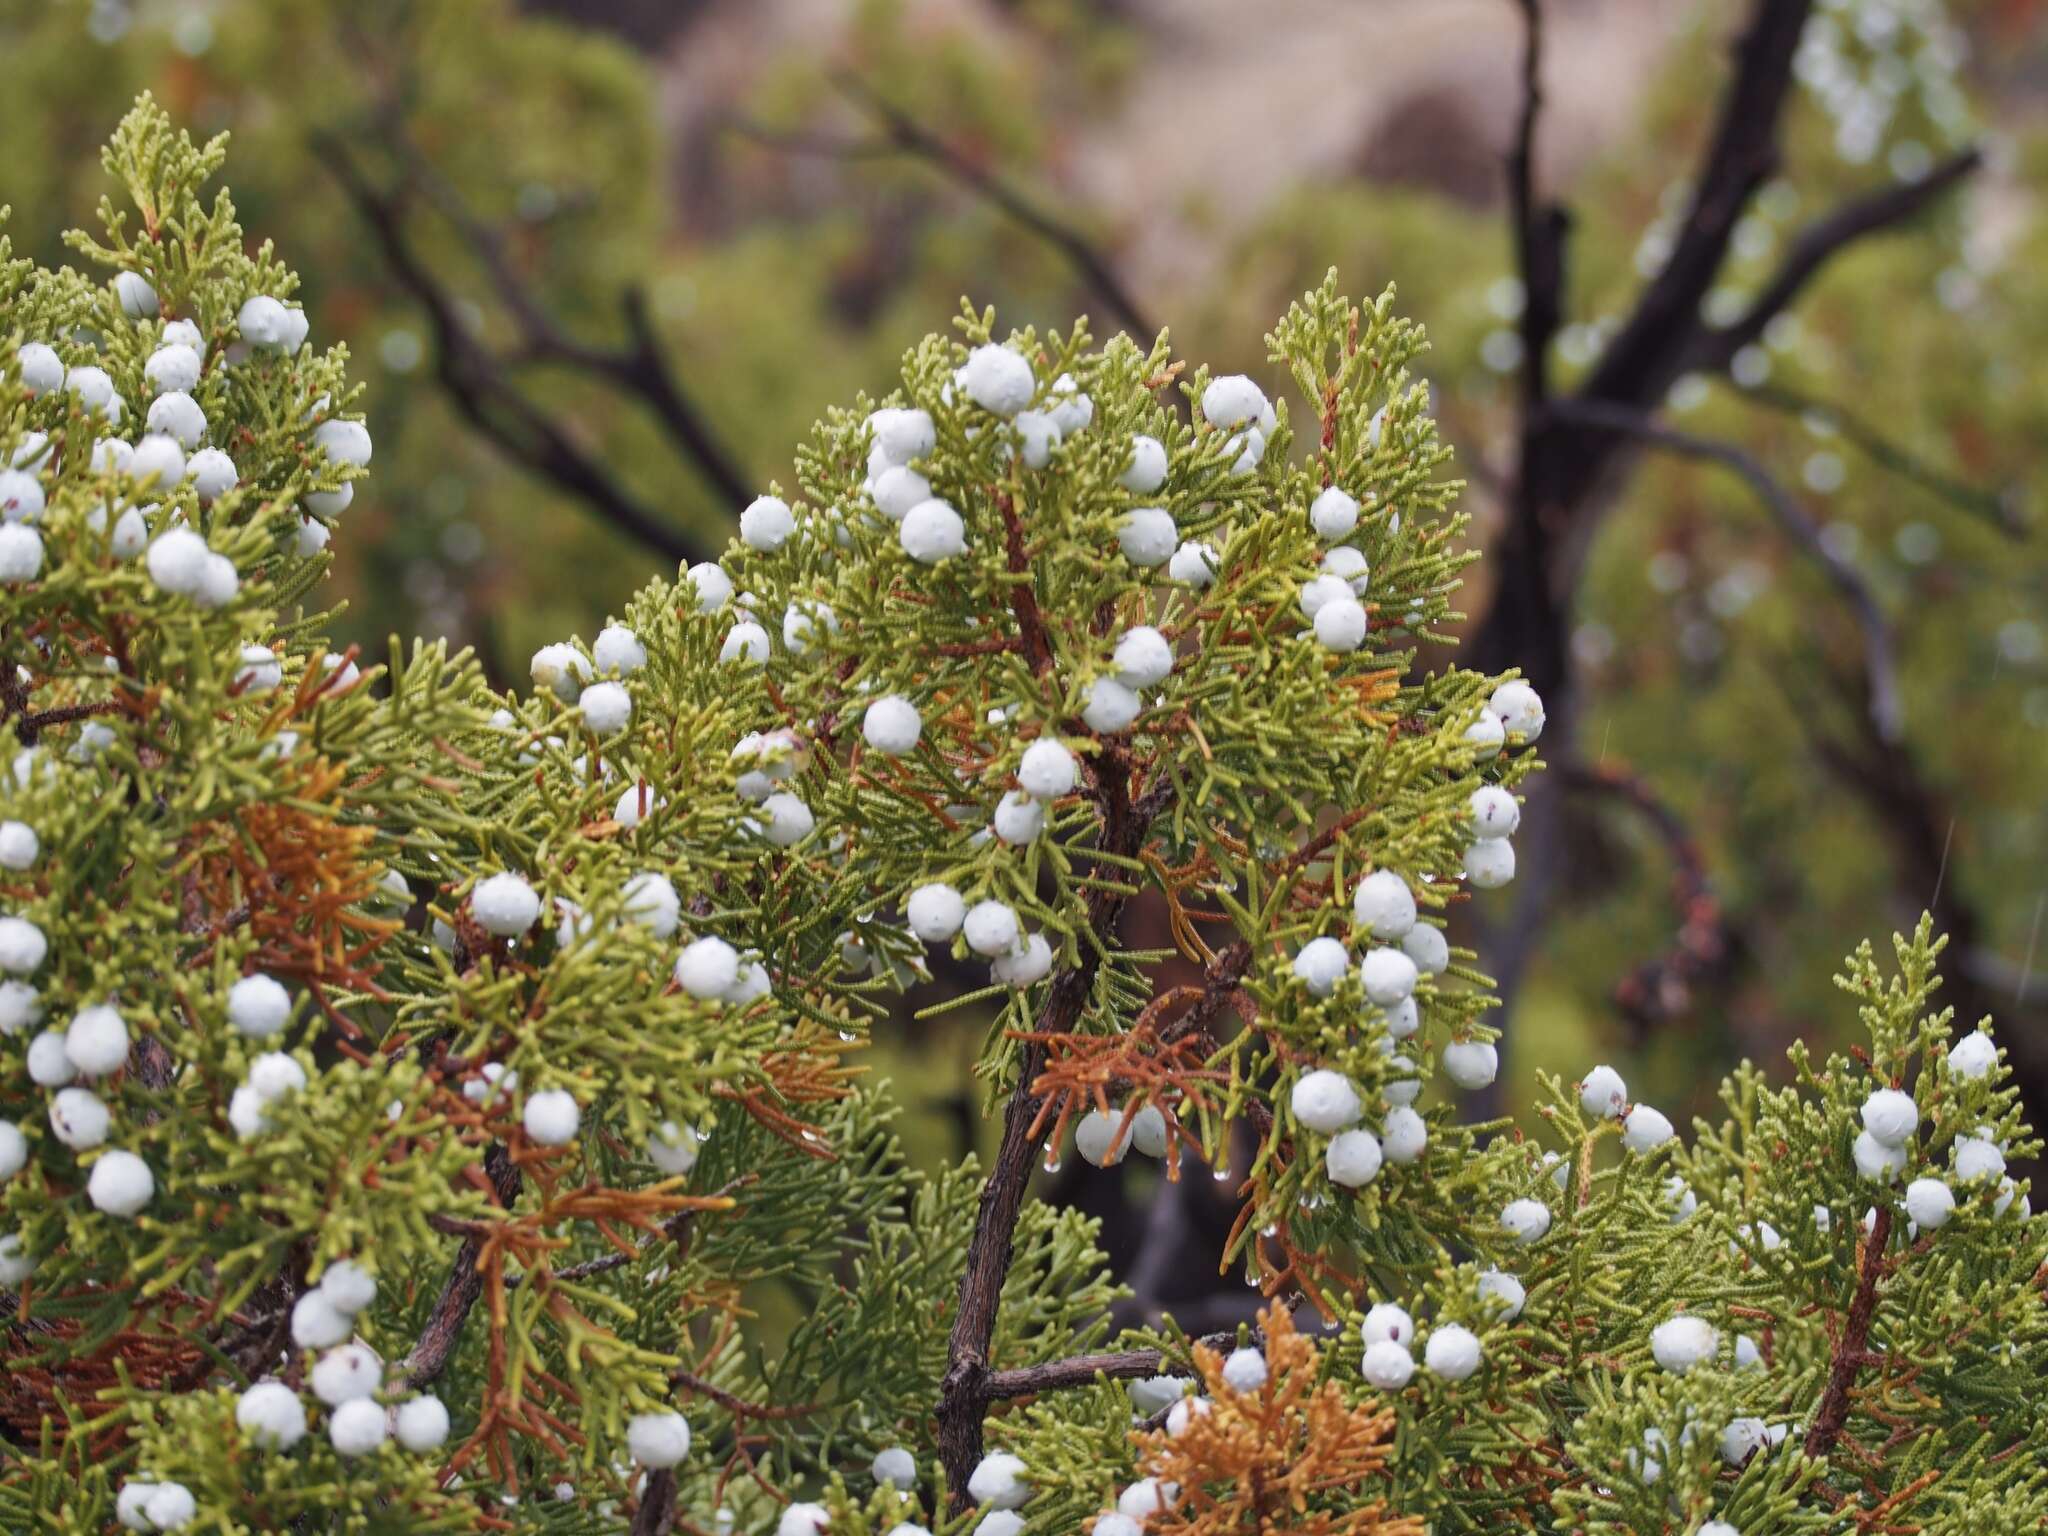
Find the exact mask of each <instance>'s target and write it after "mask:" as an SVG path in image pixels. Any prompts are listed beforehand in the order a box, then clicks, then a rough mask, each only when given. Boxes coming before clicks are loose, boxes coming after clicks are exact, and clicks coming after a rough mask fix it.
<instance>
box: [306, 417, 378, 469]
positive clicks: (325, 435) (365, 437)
mask: <svg viewBox="0 0 2048 1536" xmlns="http://www.w3.org/2000/svg"><path fill="white" fill-rule="evenodd" d="M313 446H314V447H315V448H318V449H319V450H320V451H321V452H322V453H324V454H326V455H327V457H328V458H329V459H331V460H332V461H333V462H335V463H336V464H347V465H349V466H351V467H352V468H355V469H362V468H365V467H366V466H367V465H368V464H369V462H370V429H369V428H368V427H366V426H364V425H363V424H362V423H361V422H360V421H339V420H337V421H323V422H321V423H320V425H319V426H317V427H315V428H314V429H313Z"/></svg>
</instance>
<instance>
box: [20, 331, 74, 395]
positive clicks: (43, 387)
mask: <svg viewBox="0 0 2048 1536" xmlns="http://www.w3.org/2000/svg"><path fill="white" fill-rule="evenodd" d="M14 360H15V362H16V363H17V364H18V365H19V366H20V368H21V385H22V388H24V389H26V390H27V391H28V392H29V393H30V394H31V395H47V394H49V393H50V392H51V391H52V390H55V389H62V388H63V387H64V360H63V359H62V358H60V357H58V356H57V351H56V349H55V348H54V347H52V346H50V345H49V344H48V343H46V342H41V341H26V342H23V343H22V344H21V345H20V346H19V347H17V348H15V351H14Z"/></svg>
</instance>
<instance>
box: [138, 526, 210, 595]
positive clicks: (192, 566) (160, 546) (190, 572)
mask: <svg viewBox="0 0 2048 1536" xmlns="http://www.w3.org/2000/svg"><path fill="white" fill-rule="evenodd" d="M212 553H213V552H212V551H211V550H209V549H208V548H207V547H206V540H205V539H203V538H201V537H200V536H199V535H198V534H196V533H194V532H193V531H192V530H191V529H190V528H169V529H166V530H165V531H164V532H162V533H160V534H158V535H157V536H156V537H155V538H154V539H152V540H151V541H150V545H149V554H148V555H147V557H145V561H144V563H145V564H146V565H147V567H148V569H149V579H150V580H151V581H153V582H155V583H156V584H157V585H158V586H159V587H161V588H162V589H163V590H164V591H166V592H173V593H177V594H178V595H180V596H183V597H190V596H192V595H193V594H195V593H197V592H198V591H199V589H200V588H201V587H202V586H203V585H204V584H205V581H206V562H207V561H208V559H210V558H211V557H212Z"/></svg>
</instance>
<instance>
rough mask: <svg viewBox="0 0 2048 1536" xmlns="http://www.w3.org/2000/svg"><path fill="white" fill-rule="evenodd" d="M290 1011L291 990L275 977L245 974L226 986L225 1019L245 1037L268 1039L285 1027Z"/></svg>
mask: <svg viewBox="0 0 2048 1536" xmlns="http://www.w3.org/2000/svg"><path fill="white" fill-rule="evenodd" d="M291 1011H292V998H291V994H290V993H289V992H287V991H285V989H284V986H283V985H282V983H280V982H279V981H277V980H276V978H274V977H270V976H264V975H261V974H257V975H253V976H244V977H242V978H241V979H240V980H239V981H237V982H236V983H235V984H234V985H233V986H232V987H229V988H228V1023H230V1024H232V1025H233V1026H234V1027H235V1030H236V1032H237V1033H238V1034H241V1035H243V1036H244V1037H246V1038H248V1039H251V1040H267V1039H269V1038H270V1036H272V1035H274V1034H276V1033H277V1032H278V1031H279V1030H281V1029H283V1028H284V1026H285V1020H286V1019H288V1018H290V1017H291Z"/></svg>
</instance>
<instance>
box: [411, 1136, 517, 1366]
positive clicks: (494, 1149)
mask: <svg viewBox="0 0 2048 1536" xmlns="http://www.w3.org/2000/svg"><path fill="white" fill-rule="evenodd" d="M484 1173H485V1175H486V1177H488V1178H489V1179H490V1181H491V1193H492V1195H493V1196H495V1197H496V1199H497V1202H498V1204H499V1205H500V1206H503V1207H506V1208H510V1206H511V1204H512V1201H513V1199H514V1198H515V1197H516V1196H517V1195H518V1193H519V1183H520V1176H519V1168H518V1165H517V1164H515V1163H514V1162H513V1161H512V1158H511V1155H510V1154H509V1153H507V1152H506V1150H505V1148H504V1147H503V1146H502V1145H500V1144H497V1143H493V1144H492V1146H491V1149H490V1150H489V1151H488V1152H486V1153H485V1154H484ZM482 1251H483V1239H482V1237H481V1236H479V1235H478V1234H476V1233H471V1234H470V1235H469V1236H468V1237H465V1238H464V1239H463V1240H462V1247H461V1248H460V1249H458V1250H457V1251H456V1254H455V1262H454V1264H453V1265H452V1266H450V1268H449V1271H448V1278H447V1279H446V1280H445V1281H443V1282H442V1285H441V1295H440V1297H439V1298H438V1299H437V1300H436V1301H435V1303H434V1310H433V1311H432V1312H431V1313H430V1314H428V1317H427V1325H426V1327H425V1328H423V1329H421V1330H420V1337H419V1342H418V1343H416V1344H414V1345H413V1347H412V1352H411V1353H410V1354H408V1355H407V1356H406V1357H405V1360H404V1362H403V1364H404V1367H405V1383H406V1385H407V1386H408V1387H409V1388H411V1389H412V1390H413V1391H415V1392H417V1391H419V1390H420V1389H421V1388H423V1387H426V1386H427V1385H429V1384H430V1383H432V1382H433V1381H434V1379H435V1378H436V1377H438V1376H439V1375H440V1374H441V1372H442V1371H444V1370H446V1369H447V1366H448V1361H449V1358H450V1357H451V1356H452V1355H453V1354H454V1353H455V1346H456V1343H457V1341H458V1340H460V1339H461V1337H462V1325H463V1324H464V1323H465V1322H466V1321H468V1319H469V1312H470V1308H472V1307H474V1306H475V1305H476V1300H477V1297H478V1296H480V1295H482V1294H483V1288H484V1282H483V1277H482V1276H481V1275H479V1274H478V1273H477V1258H478V1255H479V1254H481V1253H482Z"/></svg>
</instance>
